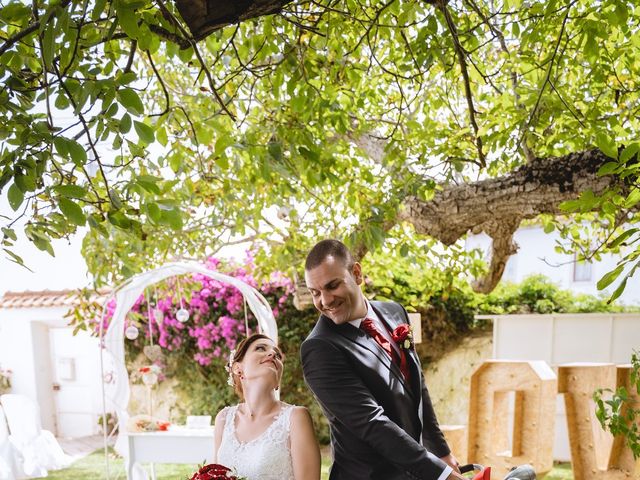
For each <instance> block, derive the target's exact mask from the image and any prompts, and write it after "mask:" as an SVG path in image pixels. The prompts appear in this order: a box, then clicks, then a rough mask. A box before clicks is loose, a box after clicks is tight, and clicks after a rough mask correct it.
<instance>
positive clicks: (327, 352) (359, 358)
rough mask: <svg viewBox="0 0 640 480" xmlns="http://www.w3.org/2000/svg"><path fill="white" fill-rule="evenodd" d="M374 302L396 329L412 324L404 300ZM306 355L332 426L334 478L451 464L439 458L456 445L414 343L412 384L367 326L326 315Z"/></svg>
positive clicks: (390, 478)
mask: <svg viewBox="0 0 640 480" xmlns="http://www.w3.org/2000/svg"><path fill="white" fill-rule="evenodd" d="M370 303H371V306H372V307H373V309H374V310H375V312H376V313H377V314H378V316H379V317H380V318H381V319H382V320H383V321H384V322H385V323H386V324H387V325H388V326H389V327H390V328H391V330H393V329H394V328H396V327H397V326H398V325H400V324H402V323H409V319H408V316H407V312H406V311H405V309H404V308H403V307H402V306H401V305H399V304H397V303H392V302H370ZM301 355H302V367H303V371H304V377H305V381H306V382H307V384H308V385H309V387H310V388H311V390H312V391H313V393H314V394H315V396H316V398H317V399H318V402H319V403H320V405H321V406H322V409H323V410H324V413H325V415H326V417H327V419H328V420H329V424H330V427H331V444H332V447H333V453H334V464H333V466H332V468H331V474H330V476H329V478H330V479H331V480H400V479H421V480H437V479H438V477H439V476H440V474H441V473H442V471H443V470H444V469H445V467H446V465H445V463H444V462H442V461H441V460H440V459H439V458H438V457H443V456H445V455H448V454H449V453H450V450H449V447H448V446H447V443H446V441H445V439H444V436H443V434H442V432H441V431H440V427H439V426H438V422H437V420H436V416H435V413H434V411H433V406H432V404H431V400H430V398H429V393H428V392H427V387H426V386H425V383H424V377H423V375H422V367H421V366H420V360H419V359H418V356H417V355H416V353H415V350H414V349H411V350H410V351H408V355H407V361H408V363H409V368H410V371H411V382H408V381H406V380H405V379H404V377H403V376H402V373H401V372H400V369H399V368H398V366H397V365H396V364H395V363H394V362H393V361H392V360H391V358H390V357H389V355H388V354H387V353H385V352H384V350H382V348H381V347H380V346H379V345H378V344H377V343H375V341H374V340H372V339H371V338H369V337H368V336H367V335H366V334H365V333H364V332H363V331H361V330H360V329H358V328H355V327H354V326H353V325H351V324H348V323H347V324H344V325H336V324H335V323H333V321H332V320H331V319H329V318H327V317H325V316H324V315H321V316H320V318H319V319H318V322H317V323H316V326H315V327H314V329H313V330H312V331H311V333H310V334H309V336H308V337H307V338H306V340H305V341H304V342H303V343H302V346H301ZM423 445H424V446H423Z"/></svg>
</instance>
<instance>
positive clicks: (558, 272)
mask: <svg viewBox="0 0 640 480" xmlns="http://www.w3.org/2000/svg"><path fill="white" fill-rule="evenodd" d="M558 239H559V235H558V233H557V232H555V231H554V232H551V233H549V234H546V233H544V231H543V229H542V227H540V226H527V227H522V228H520V229H518V230H517V231H516V233H515V235H514V240H515V242H516V243H517V244H518V247H519V249H518V253H516V254H515V255H512V256H511V257H510V258H509V261H508V262H507V265H506V268H505V272H504V275H503V277H502V280H503V281H510V282H516V283H518V282H521V281H522V280H523V279H524V278H525V277H528V276H530V275H533V274H543V275H545V276H547V277H549V278H550V279H551V280H552V281H553V282H555V283H557V284H558V285H560V286H561V287H562V288H564V289H568V290H571V291H573V292H576V293H588V294H590V295H596V296H597V295H602V294H603V292H604V294H605V295H607V296H608V295H610V294H611V292H612V291H613V290H614V289H615V287H616V286H617V282H614V284H613V285H612V286H611V287H609V288H608V289H607V290H604V291H600V290H598V289H597V287H596V283H597V282H598V280H600V278H602V276H603V275H604V274H605V273H607V272H610V271H611V270H613V269H614V268H615V267H616V264H617V261H618V257H617V256H612V255H610V254H606V255H603V258H602V261H600V262H595V263H593V264H592V266H591V280H590V281H575V280H574V268H575V262H573V260H574V258H573V257H572V256H569V255H561V254H559V253H556V252H555V246H556V241H557V240H558ZM490 247H491V238H490V237H489V236H488V235H486V234H484V233H481V234H479V235H469V237H468V238H467V241H466V245H465V248H466V249H467V250H472V249H475V248H479V249H481V250H482V251H483V252H485V256H486V255H487V254H488V253H489V249H490ZM617 301H618V302H619V303H622V304H626V305H640V273H637V274H636V275H635V276H634V277H631V279H630V280H629V281H628V282H627V287H626V289H625V291H624V293H623V294H622V296H621V297H620V298H619V299H618V300H617Z"/></svg>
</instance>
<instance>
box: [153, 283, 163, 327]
mask: <svg viewBox="0 0 640 480" xmlns="http://www.w3.org/2000/svg"><path fill="white" fill-rule="evenodd" d="M153 292H154V293H155V296H156V308H154V309H153V318H154V319H155V321H156V323H157V324H158V325H162V322H163V321H164V312H163V311H162V310H161V309H160V307H159V306H158V289H157V288H156V287H153Z"/></svg>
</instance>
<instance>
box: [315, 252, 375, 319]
mask: <svg viewBox="0 0 640 480" xmlns="http://www.w3.org/2000/svg"><path fill="white" fill-rule="evenodd" d="M305 281H306V282H307V287H308V288H309V291H310V292H311V296H312V298H313V304H314V305H315V307H316V308H317V309H318V310H319V311H320V312H321V313H323V314H324V315H326V316H327V317H329V318H330V319H331V320H333V323H335V324H336V325H340V324H343V323H347V322H350V321H351V320H355V319H356V318H362V317H364V316H365V315H366V313H367V306H366V304H365V301H364V296H363V295H362V292H361V291H360V284H361V283H362V270H361V267H360V264H359V263H355V264H354V265H353V267H351V268H348V267H347V266H346V265H345V264H344V262H342V261H341V260H340V259H337V258H334V257H332V256H330V257H327V258H326V259H325V260H324V261H323V262H322V263H321V264H320V265H318V266H317V267H315V268H313V269H311V270H307V271H305Z"/></svg>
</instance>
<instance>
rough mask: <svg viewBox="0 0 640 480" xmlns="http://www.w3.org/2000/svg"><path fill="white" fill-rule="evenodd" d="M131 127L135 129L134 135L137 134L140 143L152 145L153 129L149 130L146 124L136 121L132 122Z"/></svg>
mask: <svg viewBox="0 0 640 480" xmlns="http://www.w3.org/2000/svg"><path fill="white" fill-rule="evenodd" d="M133 126H134V127H135V129H136V133H137V134H138V137H139V138H140V141H142V143H144V144H145V145H149V144H150V143H153V140H154V135H153V128H151V127H150V126H149V125H147V124H146V123H142V122H138V121H137V120H136V121H134V122H133Z"/></svg>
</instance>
